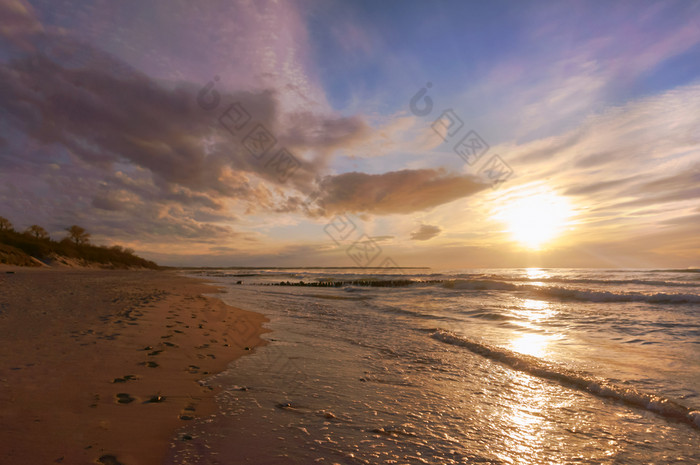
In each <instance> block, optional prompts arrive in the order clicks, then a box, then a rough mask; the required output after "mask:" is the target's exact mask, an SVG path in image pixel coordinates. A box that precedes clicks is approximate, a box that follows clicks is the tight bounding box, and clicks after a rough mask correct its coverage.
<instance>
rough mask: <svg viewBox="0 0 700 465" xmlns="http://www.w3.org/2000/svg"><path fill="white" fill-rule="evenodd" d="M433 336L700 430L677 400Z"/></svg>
mask: <svg viewBox="0 0 700 465" xmlns="http://www.w3.org/2000/svg"><path fill="white" fill-rule="evenodd" d="M431 337H432V338H433V339H436V340H438V341H441V342H444V343H447V344H451V345H455V346H459V347H463V348H465V349H467V350H469V351H470V352H473V353H475V354H477V355H481V356H482V357H485V358H488V359H490V360H494V361H497V362H500V363H502V364H504V365H506V366H508V367H510V368H513V369H515V370H519V371H523V372H525V373H528V374H530V375H533V376H537V377H539V378H544V379H549V380H552V381H556V382H558V383H560V384H563V385H565V386H568V387H572V388H575V389H579V390H582V391H586V392H589V393H591V394H593V395H596V396H598V397H604V398H608V399H613V400H617V401H619V402H622V403H624V404H627V405H631V406H634V407H638V408H641V409H644V410H648V411H650V412H654V413H656V414H658V415H661V416H662V417H665V418H670V419H674V420H678V421H682V422H684V423H687V424H689V425H691V426H693V427H695V428H697V429H700V411H698V410H692V409H690V408H688V407H686V406H684V405H682V404H680V403H679V402H678V401H675V400H672V399H668V398H665V397H663V396H659V395H655V394H648V393H645V392H640V391H638V390H636V389H634V388H630V387H622V386H617V385H615V384H613V383H612V382H610V381H608V380H604V379H600V378H594V377H592V376H590V375H586V374H584V373H580V372H577V371H574V370H570V369H568V368H564V367H561V366H559V365H556V364H553V363H550V362H547V361H545V360H542V359H539V358H537V357H533V356H530V355H525V354H520V353H518V352H513V351H511V350H508V349H504V348H501V347H495V346H491V345H488V344H484V343H481V342H477V341H473V340H470V339H467V338H465V337H461V336H457V335H456V334H453V333H451V332H449V331H445V330H442V329H439V330H437V331H435V332H433V333H432V334H431Z"/></svg>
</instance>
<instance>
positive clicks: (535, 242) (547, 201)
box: [496, 190, 573, 250]
mask: <svg viewBox="0 0 700 465" xmlns="http://www.w3.org/2000/svg"><path fill="white" fill-rule="evenodd" d="M572 214H573V210H572V207H571V205H570V204H569V201H568V200H567V199H566V198H565V197H562V196H560V195H557V194H555V193H554V192H551V191H549V190H544V191H536V192H533V193H529V192H528V193H527V194H525V195H522V196H519V197H516V199H514V200H512V201H510V202H508V205H506V206H505V207H503V208H502V209H501V210H500V211H499V212H498V213H497V214H496V218H497V219H499V220H500V221H502V222H503V223H505V225H506V227H507V231H508V232H509V233H510V235H511V237H512V238H513V239H514V240H515V241H516V242H518V243H519V244H521V245H522V246H524V247H526V248H528V249H533V250H538V249H541V248H543V247H544V246H545V245H547V244H548V243H550V242H551V241H553V240H554V239H556V238H557V237H558V236H559V235H560V234H561V233H562V232H563V231H564V230H565V229H566V228H567V226H568V225H569V223H568V220H569V218H570V217H571V216H572Z"/></svg>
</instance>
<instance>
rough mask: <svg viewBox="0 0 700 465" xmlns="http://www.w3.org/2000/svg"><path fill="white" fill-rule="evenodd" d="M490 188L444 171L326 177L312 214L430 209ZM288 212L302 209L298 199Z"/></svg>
mask: <svg viewBox="0 0 700 465" xmlns="http://www.w3.org/2000/svg"><path fill="white" fill-rule="evenodd" d="M487 187H489V185H488V184H485V183H484V182H483V181H481V180H479V179H478V178H476V177H474V176H471V175H456V174H450V173H447V172H446V171H444V170H441V169H418V170H401V171H390V172H388V173H383V174H367V173H358V172H350V173H343V174H339V175H332V176H326V177H324V178H323V179H322V180H321V181H320V182H319V184H318V191H317V192H316V193H317V195H318V196H317V198H316V200H315V202H314V207H317V208H316V209H313V208H309V210H310V211H311V212H312V214H316V215H322V216H329V215H334V214H338V213H371V214H377V215H387V214H392V213H400V214H406V213H412V212H416V211H422V210H427V209H430V208H433V207H436V206H438V205H442V204H445V203H448V202H452V201H454V200H457V199H460V198H463V197H467V196H470V195H473V194H475V193H477V192H479V191H481V190H483V189H486V188H487ZM287 207H288V209H290V210H294V209H298V208H300V207H301V202H300V200H299V199H297V198H293V199H291V201H290V202H289V203H288V204H287Z"/></svg>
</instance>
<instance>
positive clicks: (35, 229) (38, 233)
mask: <svg viewBox="0 0 700 465" xmlns="http://www.w3.org/2000/svg"><path fill="white" fill-rule="evenodd" d="M25 232H26V233H27V234H31V235H32V236H34V237H36V238H37V239H48V238H49V232H48V231H47V230H46V229H44V228H42V227H41V226H39V225H38V224H33V225H31V226H30V227H28V228H27V230H26V231H25Z"/></svg>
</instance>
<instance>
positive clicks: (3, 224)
mask: <svg viewBox="0 0 700 465" xmlns="http://www.w3.org/2000/svg"><path fill="white" fill-rule="evenodd" d="M0 231H13V228H12V223H10V220H8V219H7V218H5V217H3V216H0Z"/></svg>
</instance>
